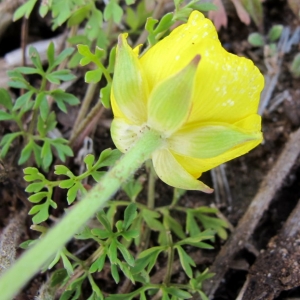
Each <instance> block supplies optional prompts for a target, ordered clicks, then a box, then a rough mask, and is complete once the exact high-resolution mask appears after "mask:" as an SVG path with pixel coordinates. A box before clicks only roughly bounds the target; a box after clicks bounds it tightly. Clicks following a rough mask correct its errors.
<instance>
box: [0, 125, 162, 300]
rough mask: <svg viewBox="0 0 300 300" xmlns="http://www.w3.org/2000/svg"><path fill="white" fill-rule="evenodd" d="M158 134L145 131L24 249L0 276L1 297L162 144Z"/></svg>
mask: <svg viewBox="0 0 300 300" xmlns="http://www.w3.org/2000/svg"><path fill="white" fill-rule="evenodd" d="M162 143H163V141H162V139H161V137H160V135H159V134H158V133H157V132H155V131H152V130H146V131H145V132H144V134H143V135H142V136H141V138H140V139H139V140H138V141H137V142H136V144H135V145H134V146H133V147H132V148H131V149H130V151H128V153H126V154H125V155H124V156H123V157H122V158H121V159H120V160H119V161H118V162H117V163H116V164H115V166H114V167H113V168H112V169H111V170H110V171H109V172H107V173H106V175H105V176H104V177H103V179H102V180H101V181H100V182H99V183H98V184H96V185H95V187H94V188H93V189H92V190H91V191H90V192H89V193H88V194H87V195H86V196H85V197H84V198H83V199H82V200H81V201H80V202H78V203H77V204H76V205H75V206H74V207H73V209H72V210H70V211H69V212H68V213H67V214H66V215H65V216H64V217H63V218H62V220H61V221H60V222H59V223H58V224H57V225H56V226H55V227H54V228H53V229H51V230H49V232H48V233H47V234H46V235H45V237H44V238H43V239H41V240H40V241H39V242H38V243H37V244H35V245H34V246H33V247H32V248H31V249H29V250H28V251H27V252H25V253H24V254H23V255H22V256H21V258H20V259H19V260H17V262H16V263H15V264H14V265H13V266H12V267H11V268H10V269H8V270H7V271H6V272H5V273H4V274H3V276H2V277H1V278H0V291H1V300H11V299H12V298H13V296H14V295H16V294H17V293H18V291H19V290H20V289H21V288H22V287H23V286H24V285H25V284H26V283H27V282H28V281H29V280H30V278H31V277H33V276H34V275H35V274H36V273H37V272H38V271H39V270H40V269H41V267H42V266H44V265H45V264H46V262H47V261H48V260H49V259H50V258H52V256H53V255H55V253H56V252H57V251H58V250H59V249H60V248H61V247H63V246H64V244H65V243H66V242H68V241H69V240H70V239H71V238H72V236H73V235H74V234H76V233H77V232H78V231H79V229H80V228H81V227H82V226H83V225H84V224H85V223H86V222H87V221H88V220H89V219H90V218H91V217H92V216H93V215H94V214H95V213H96V212H97V211H99V209H101V208H102V207H103V206H104V205H105V203H106V202H107V201H108V200H109V199H110V198H111V197H112V196H113V195H114V194H115V193H116V192H117V190H118V189H119V188H120V186H121V184H122V183H123V182H124V181H126V180H127V179H128V177H129V176H130V175H131V174H133V173H134V172H135V170H137V169H138V168H139V167H140V166H141V164H143V162H145V161H146V160H147V159H149V158H150V156H151V154H152V152H153V151H155V150H156V149H158V148H159V147H161V146H162Z"/></svg>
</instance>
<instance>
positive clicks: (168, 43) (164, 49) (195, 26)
mask: <svg viewBox="0 0 300 300" xmlns="http://www.w3.org/2000/svg"><path fill="white" fill-rule="evenodd" d="M206 40H210V41H213V42H214V43H215V44H216V45H220V42H219V41H218V35H217V32H216V29H215V27H214V25H213V24H212V22H211V21H210V20H209V19H206V18H205V17H204V16H203V14H201V13H200V12H197V11H193V12H192V13H191V15H190V17H189V20H188V23H187V24H183V25H181V26H179V27H177V28H176V29H174V30H173V31H172V32H171V34H170V35H169V36H167V37H166V38H164V39H163V40H161V41H159V42H158V43H157V44H155V45H154V46H153V47H152V48H150V49H149V50H148V51H147V52H146V53H145V54H144V55H143V56H142V57H141V59H140V62H141V65H142V67H143V68H144V70H147V74H146V75H147V79H148V84H149V89H150V90H152V88H153V87H154V86H156V85H157V84H158V83H159V82H160V81H163V80H164V79H166V78H167V77H170V76H171V75H173V74H175V73H177V72H179V71H180V70H181V69H182V68H184V67H185V66H186V65H187V64H188V63H189V62H190V61H191V60H192V59H193V58H194V57H195V56H196V55H197V54H200V55H201V52H203V51H205V45H204V44H205V43H204V41H206ZM203 46H204V47H203ZM200 64H201V63H200Z"/></svg>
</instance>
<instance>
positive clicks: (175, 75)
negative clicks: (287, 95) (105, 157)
mask: <svg viewBox="0 0 300 300" xmlns="http://www.w3.org/2000/svg"><path fill="white" fill-rule="evenodd" d="M126 36H127V35H126V34H123V35H121V36H120V37H119V41H118V47H117V56H116V65H115V73H114V80H113V87H112V95H111V101H112V109H113V113H114V120H113V123H112V127H111V134H112V138H113V141H114V143H115V145H116V147H117V148H118V149H119V150H120V151H122V152H126V151H128V150H129V149H130V148H131V147H132V146H133V145H134V143H135V141H136V140H137V139H138V138H139V136H141V134H143V132H144V131H145V130H148V129H149V128H150V129H152V130H156V131H158V132H159V133H160V136H161V138H162V139H163V141H164V142H163V145H162V146H161V147H160V148H159V149H157V150H156V151H155V152H154V153H153V154H152V160H153V165H154V168H155V170H156V173H157V175H158V176H159V177H160V179H161V180H162V181H164V182H166V183H167V184H169V185H171V186H174V187H178V188H182V189H190V190H202V191H204V192H212V190H211V189H210V188H209V187H208V186H206V185H205V184H204V183H203V182H201V181H199V180H197V178H199V177H200V176H201V174H202V172H205V171H207V170H210V169H212V168H214V167H216V166H218V165H220V164H222V163H224V162H226V161H228V160H231V159H233V158H235V157H238V156H240V155H243V154H245V153H247V152H248V151H250V150H251V149H253V148H254V147H256V146H257V145H258V144H259V143H260V142H261V140H262V133H261V117H260V116H259V115H258V114H257V109H258V103H259V98H260V92H261V90H262V88H263V85H264V79H263V76H262V75H261V73H260V72H259V70H258V69H257V68H256V67H255V66H254V65H253V63H252V61H250V60H249V59H246V58H242V57H238V56H236V55H233V54H230V53H228V52H227V51H226V50H225V49H224V48H223V47H222V46H221V44H220V41H219V40H218V36H217V32H216V29H215V27H214V26H213V24H212V22H211V21H210V20H209V19H206V18H205V17H204V16H203V15H202V14H201V13H199V12H197V11H194V12H192V14H191V16H190V18H189V20H188V23H187V24H183V25H181V26H179V27H177V28H176V29H175V30H174V31H173V32H172V33H171V34H170V35H169V36H167V37H166V38H164V39H163V40H161V41H160V42H158V43H157V44H156V45H154V46H153V47H152V48H150V49H149V50H148V51H147V52H146V53H145V54H144V55H142V56H141V57H139V55H138V49H132V48H131V47H130V46H129V45H128V44H127V41H126Z"/></svg>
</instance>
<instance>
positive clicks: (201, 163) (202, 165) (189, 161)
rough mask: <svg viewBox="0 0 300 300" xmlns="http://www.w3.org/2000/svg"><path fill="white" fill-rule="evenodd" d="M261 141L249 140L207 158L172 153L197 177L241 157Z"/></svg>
mask: <svg viewBox="0 0 300 300" xmlns="http://www.w3.org/2000/svg"><path fill="white" fill-rule="evenodd" d="M260 143H261V140H254V141H251V142H247V143H245V144H242V145H241V146H240V147H238V148H233V149H231V150H229V151H227V152H225V153H223V154H221V155H219V156H216V157H213V158H206V159H198V158H193V157H188V156H183V155H178V154H176V153H172V154H173V155H174V157H175V158H176V160H177V161H178V163H180V164H181V166H182V167H183V168H184V169H185V170H186V171H187V172H189V173H190V174H192V175H193V176H195V177H197V176H198V174H201V173H203V172H206V171H208V170H211V169H213V168H215V167H217V166H219V165H221V164H223V163H225V162H227V161H229V160H231V159H234V158H236V157H239V156H241V155H243V154H245V153H247V152H249V151H250V150H252V149H253V148H255V147H256V146H258V145H259V144H260Z"/></svg>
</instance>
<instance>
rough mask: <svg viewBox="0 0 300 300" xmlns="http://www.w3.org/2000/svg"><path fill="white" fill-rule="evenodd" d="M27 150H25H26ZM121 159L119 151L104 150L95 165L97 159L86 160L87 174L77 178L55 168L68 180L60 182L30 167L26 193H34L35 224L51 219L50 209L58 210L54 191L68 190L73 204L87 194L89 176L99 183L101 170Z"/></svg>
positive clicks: (33, 211)
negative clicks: (86, 184) (47, 177)
mask: <svg viewBox="0 0 300 300" xmlns="http://www.w3.org/2000/svg"><path fill="white" fill-rule="evenodd" d="M24 149H25V148H24ZM119 157H120V152H119V151H118V150H110V149H106V150H104V151H103V152H102V153H101V155H100V157H99V159H98V160H97V161H96V162H95V163H94V160H95V157H94V156H93V155H91V154H90V155H87V156H86V157H85V159H84V162H85V164H86V172H84V173H83V174H81V175H79V176H75V175H74V174H73V173H72V172H71V171H70V170H69V169H68V168H67V167H66V166H64V165H58V166H55V171H54V173H55V174H56V175H64V176H65V177H67V178H66V179H62V180H58V181H49V180H47V179H46V178H45V176H44V175H43V174H42V173H40V172H39V171H38V169H36V168H33V167H29V168H25V169H24V174H25V176H24V179H25V180H26V181H27V182H29V183H30V184H29V185H28V186H27V188H26V192H28V193H34V194H33V195H31V196H30V197H29V198H28V200H29V201H30V202H31V203H34V204H35V205H34V206H33V207H32V208H31V210H30V211H29V214H30V215H34V217H33V218H32V221H33V223H34V224H39V223H41V222H44V221H46V220H47V219H48V218H49V208H50V207H52V208H54V209H55V208H57V204H56V203H55V202H54V201H53V199H52V198H53V189H54V188H55V187H59V188H61V189H68V192H67V202H68V204H69V205H70V204H72V203H73V202H74V201H75V199H76V198H77V196H78V193H81V195H83V194H85V193H86V189H85V188H84V186H83V184H82V180H84V179H85V178H87V177H88V176H92V178H93V179H94V180H95V181H99V180H100V178H101V177H102V176H103V174H104V172H103V171H100V169H101V168H103V167H107V166H111V165H113V164H114V163H115V161H116V160H117V159H119Z"/></svg>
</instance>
